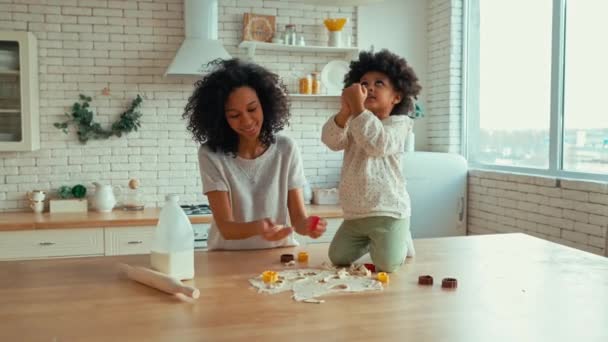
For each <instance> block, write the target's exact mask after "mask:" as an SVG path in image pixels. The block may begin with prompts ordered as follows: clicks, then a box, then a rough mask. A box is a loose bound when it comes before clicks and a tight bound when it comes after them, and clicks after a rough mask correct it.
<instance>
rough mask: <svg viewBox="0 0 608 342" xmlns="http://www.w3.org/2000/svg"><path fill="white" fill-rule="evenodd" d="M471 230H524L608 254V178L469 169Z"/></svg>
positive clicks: (480, 232)
mask: <svg viewBox="0 0 608 342" xmlns="http://www.w3.org/2000/svg"><path fill="white" fill-rule="evenodd" d="M468 205H469V207H468V209H469V211H468V218H469V222H468V233H469V234H487V233H506V232H524V233H526V234H530V235H534V236H537V237H541V238H543V239H547V240H550V241H554V242H557V243H560V244H564V245H567V246H571V247H575V248H578V249H582V250H586V251H589V252H591V253H595V254H600V255H608V250H607V247H608V246H607V243H608V232H607V231H608V183H600V182H585V181H575V180H559V179H555V178H548V177H533V176H525V175H517V174H509V173H501V172H490V171H480V170H470V171H469V204H468Z"/></svg>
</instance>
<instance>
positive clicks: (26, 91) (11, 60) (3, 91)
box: [0, 31, 40, 151]
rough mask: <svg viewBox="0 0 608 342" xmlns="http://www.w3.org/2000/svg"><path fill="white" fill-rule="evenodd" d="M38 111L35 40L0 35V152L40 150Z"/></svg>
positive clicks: (17, 33)
mask: <svg viewBox="0 0 608 342" xmlns="http://www.w3.org/2000/svg"><path fill="white" fill-rule="evenodd" d="M38 110H39V107H38V51H37V43H36V37H35V36H34V35H33V34H32V33H31V32H23V31H9V32H5V31H0V151H34V150H37V149H39V148H40V130H39V113H38Z"/></svg>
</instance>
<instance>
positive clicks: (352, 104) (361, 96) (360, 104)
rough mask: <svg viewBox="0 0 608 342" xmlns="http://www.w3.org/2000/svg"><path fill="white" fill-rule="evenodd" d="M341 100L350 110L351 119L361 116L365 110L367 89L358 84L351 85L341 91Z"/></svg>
mask: <svg viewBox="0 0 608 342" xmlns="http://www.w3.org/2000/svg"><path fill="white" fill-rule="evenodd" d="M342 98H343V99H344V101H345V102H346V104H347V105H348V108H350V111H351V115H352V116H353V117H355V116H357V115H359V114H361V113H362V112H363V111H364V110H365V106H364V103H365V99H366V98H367V88H365V87H364V86H362V85H361V84H360V83H353V84H351V85H350V86H349V87H348V88H346V89H344V91H342Z"/></svg>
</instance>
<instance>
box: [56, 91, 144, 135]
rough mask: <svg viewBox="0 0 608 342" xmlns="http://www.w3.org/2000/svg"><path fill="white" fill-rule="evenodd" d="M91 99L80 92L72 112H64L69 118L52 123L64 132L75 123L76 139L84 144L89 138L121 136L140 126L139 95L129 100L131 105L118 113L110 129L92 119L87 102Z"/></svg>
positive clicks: (140, 99) (140, 101)
mask: <svg viewBox="0 0 608 342" xmlns="http://www.w3.org/2000/svg"><path fill="white" fill-rule="evenodd" d="M91 101H92V99H91V97H90V96H86V95H83V94H80V96H79V102H75V103H74V104H73V105H72V112H71V113H65V115H66V116H67V117H68V118H69V119H68V120H67V121H65V122H55V123H54V124H53V125H54V126H55V127H56V128H58V129H61V130H62V131H63V132H64V133H66V134H67V133H68V126H69V125H70V124H74V125H76V127H78V130H77V131H76V133H77V134H78V140H79V141H80V142H81V143H83V144H85V143H86V142H87V141H88V140H89V139H108V138H109V137H111V136H113V135H115V136H117V137H121V136H122V134H123V133H130V132H132V131H137V129H138V128H139V127H141V122H140V121H139V118H140V117H141V116H142V114H141V113H140V112H139V108H140V106H141V103H142V102H143V100H142V98H141V96H139V95H137V97H136V98H135V99H134V100H133V102H131V107H129V109H127V110H126V111H125V112H124V113H122V114H121V115H120V118H119V119H118V121H116V122H114V123H113V124H112V126H111V127H110V129H104V128H102V127H101V125H100V124H99V123H97V122H95V121H94V118H93V116H94V114H93V112H92V111H91V110H90V109H89V107H90V106H89V102H91Z"/></svg>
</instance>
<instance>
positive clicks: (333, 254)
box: [328, 244, 354, 266]
mask: <svg viewBox="0 0 608 342" xmlns="http://www.w3.org/2000/svg"><path fill="white" fill-rule="evenodd" d="M332 246H333V244H332V245H330V246H329V253H328V256H329V261H331V263H332V264H334V265H336V266H347V265H350V264H351V263H352V262H353V261H354V260H351V256H350V253H344V251H343V250H340V249H339V248H335V247H334V248H332Z"/></svg>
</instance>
